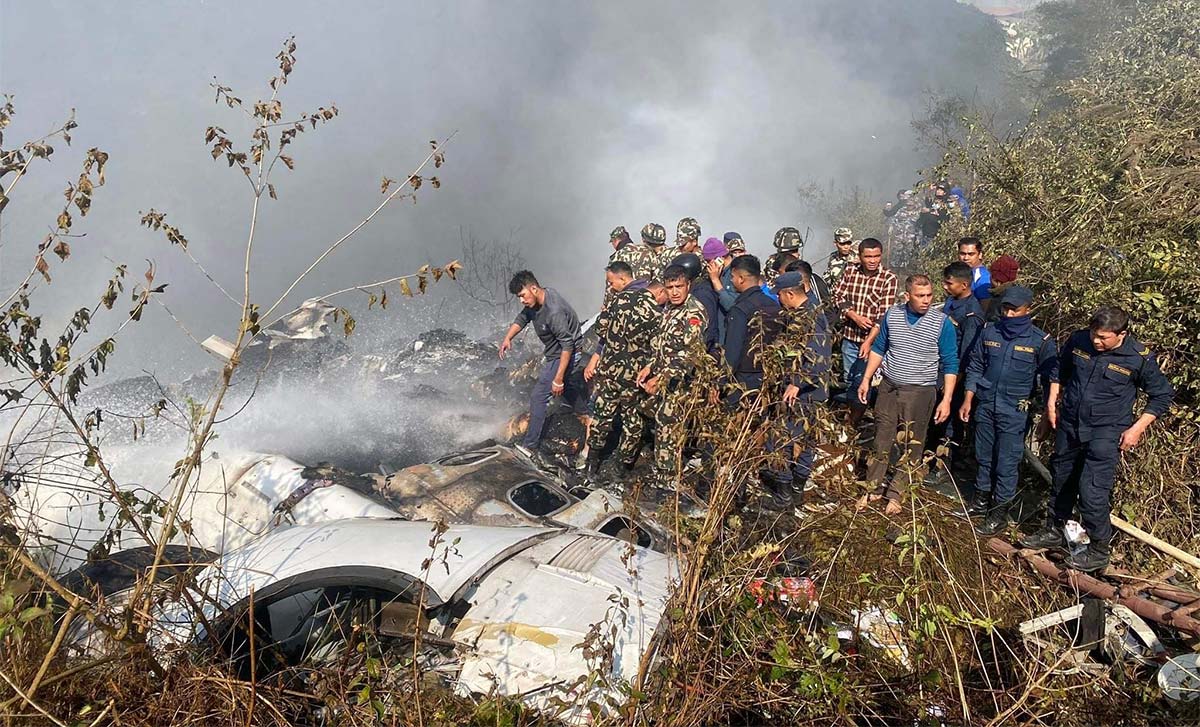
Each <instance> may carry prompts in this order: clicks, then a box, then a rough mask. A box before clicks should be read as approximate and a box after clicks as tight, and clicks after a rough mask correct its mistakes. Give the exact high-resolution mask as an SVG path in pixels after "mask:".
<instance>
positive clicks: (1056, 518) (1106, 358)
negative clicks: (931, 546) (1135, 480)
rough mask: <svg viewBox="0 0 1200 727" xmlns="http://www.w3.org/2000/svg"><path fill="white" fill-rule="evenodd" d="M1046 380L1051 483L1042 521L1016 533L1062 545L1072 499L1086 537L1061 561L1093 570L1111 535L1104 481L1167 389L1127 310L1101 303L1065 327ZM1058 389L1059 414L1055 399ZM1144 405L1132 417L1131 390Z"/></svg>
mask: <svg viewBox="0 0 1200 727" xmlns="http://www.w3.org/2000/svg"><path fill="white" fill-rule="evenodd" d="M1058 379H1059V382H1061V383H1058V382H1054V383H1051V386H1050V395H1049V397H1048V398H1047V408H1046V416H1047V418H1048V419H1049V421H1050V425H1051V426H1054V427H1055V428H1056V429H1057V434H1056V436H1055V445H1054V446H1055V451H1054V458H1053V460H1052V461H1051V465H1052V469H1053V472H1054V483H1053V485H1052V486H1051V488H1050V508H1049V513H1048V517H1047V522H1046V525H1045V527H1043V528H1042V529H1041V530H1038V531H1037V532H1035V533H1033V534H1031V535H1029V536H1028V537H1026V538H1023V539H1022V540H1021V545H1023V546H1025V547H1027V548H1050V547H1063V546H1065V545H1066V543H1065V540H1064V535H1063V525H1064V524H1065V523H1066V521H1067V519H1068V518H1070V517H1071V513H1072V510H1073V509H1074V508H1075V505H1076V503H1077V502H1078V505H1079V514H1080V519H1081V520H1082V521H1083V527H1084V528H1085V529H1086V530H1087V534H1088V539H1089V540H1090V541H1091V542H1090V543H1089V544H1088V546H1087V548H1086V549H1084V550H1083V551H1082V552H1080V553H1078V554H1074V555H1071V556H1070V557H1068V558H1067V560H1066V565H1067V567H1069V568H1074V569H1075V570H1080V571H1084V572H1091V571H1098V570H1101V569H1102V568H1104V567H1105V566H1107V565H1108V559H1109V541H1110V540H1111V539H1112V523H1111V522H1110V520H1109V516H1110V513H1111V512H1112V500H1111V498H1112V486H1113V479H1114V478H1115V475H1116V468H1117V461H1118V460H1119V459H1120V457H1121V453H1122V452H1125V451H1128V450H1130V449H1133V448H1134V447H1135V446H1137V444H1138V442H1139V441H1141V438H1142V435H1143V434H1144V433H1145V431H1146V429H1147V428H1148V427H1149V426H1150V424H1151V423H1153V422H1154V420H1155V419H1157V418H1158V417H1160V416H1162V415H1163V414H1166V413H1167V409H1168V408H1169V407H1170V406H1171V401H1172V399H1173V398H1174V397H1175V391H1174V389H1173V388H1172V387H1171V384H1170V382H1169V381H1167V378H1166V377H1165V376H1163V373H1162V371H1161V370H1160V369H1159V367H1158V362H1157V361H1156V360H1155V358H1154V355H1153V354H1151V353H1150V350H1149V349H1147V348H1146V347H1145V346H1144V345H1142V344H1141V343H1140V342H1138V341H1136V340H1134V338H1133V337H1132V336H1130V335H1129V314H1127V313H1126V312H1125V311H1123V310H1121V309H1120V308H1116V307H1113V306H1104V307H1102V308H1100V309H1099V310H1097V311H1096V313H1095V315H1093V316H1092V320H1091V322H1090V324H1089V326H1088V329H1087V330H1083V331H1076V332H1075V333H1073V334H1071V337H1070V338H1069V339H1068V340H1067V343H1066V345H1065V346H1064V347H1063V351H1062V356H1061V357H1060V360H1059V377H1058ZM1060 388H1061V389H1062V390H1063V392H1062V393H1063V396H1062V408H1061V413H1060V411H1059V409H1058V406H1057V397H1058V393H1059V390H1060ZM1139 391H1142V392H1144V393H1145V394H1146V397H1147V402H1146V408H1145V409H1144V410H1143V411H1142V414H1141V416H1140V417H1138V419H1137V421H1134V419H1133V405H1134V402H1135V401H1136V399H1137V395H1138V392H1139Z"/></svg>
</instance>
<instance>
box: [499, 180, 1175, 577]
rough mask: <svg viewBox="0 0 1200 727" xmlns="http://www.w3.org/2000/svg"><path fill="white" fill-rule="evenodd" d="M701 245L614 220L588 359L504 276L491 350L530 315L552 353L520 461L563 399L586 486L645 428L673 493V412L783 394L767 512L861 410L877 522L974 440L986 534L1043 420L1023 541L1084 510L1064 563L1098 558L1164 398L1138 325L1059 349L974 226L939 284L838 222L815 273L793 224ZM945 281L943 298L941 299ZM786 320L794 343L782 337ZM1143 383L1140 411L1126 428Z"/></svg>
mask: <svg viewBox="0 0 1200 727" xmlns="http://www.w3.org/2000/svg"><path fill="white" fill-rule="evenodd" d="M947 193H949V192H948V191H947ZM700 237H701V230H700V225H699V223H698V222H697V221H696V220H695V219H694V218H691V217H687V218H684V219H682V220H680V221H679V224H678V225H677V227H676V236H675V244H674V245H668V244H667V241H666V238H667V235H666V230H665V229H664V228H663V226H662V225H659V224H656V223H651V224H648V225H646V226H645V227H643V228H642V230H641V235H640V238H641V239H640V240H639V241H634V240H632V239H631V238H630V235H629V234H628V232H627V231H626V229H625V228H624V227H617V228H616V229H614V230H613V231H612V234H611V236H610V242H611V245H612V247H613V252H612V254H611V256H610V258H609V262H608V265H607V267H606V269H605V277H606V284H607V286H606V293H605V297H604V303H603V305H602V309H601V312H600V315H599V317H598V319H597V322H596V333H597V336H598V341H599V343H598V345H597V346H596V349H595V351H594V352H592V353H590V355H586V354H585V351H584V342H583V341H584V337H583V332H582V329H581V325H580V321H579V317H578V316H577V315H576V313H575V311H574V309H573V308H572V307H571V306H570V304H569V303H568V302H567V301H566V299H565V298H564V297H563V296H562V295H561V294H560V293H559V292H558V291H556V290H554V289H553V288H548V287H545V286H543V285H541V283H539V281H538V279H537V278H536V277H535V275H534V274H533V273H531V272H530V271H527V270H523V271H520V272H518V273H516V274H515V275H514V276H513V278H512V280H511V282H510V285H509V290H510V291H511V292H512V293H513V295H515V296H517V297H518V298H519V300H520V301H521V303H522V305H523V308H522V310H521V312H520V313H519V314H518V315H517V318H516V320H515V321H514V322H513V323H512V325H511V326H509V329H508V331H507V333H506V335H505V336H504V339H503V341H502V342H501V344H500V355H501V357H503V356H504V355H505V354H506V352H507V351H508V350H509V349H510V348H511V346H512V341H513V339H514V337H515V336H516V335H517V334H518V333H520V332H521V331H522V330H523V329H524V328H525V327H526V326H528V325H529V324H532V325H533V327H534V330H535V332H536V333H537V336H538V337H539V338H540V339H541V341H542V343H543V344H544V346H545V361H544V363H543V365H542V367H541V370H540V374H539V376H538V378H537V381H536V383H535V385H534V387H533V392H532V395H531V400H530V418H529V426H528V429H527V430H526V433H525V435H524V439H523V441H522V442H521V445H520V446H521V448H522V449H523V451H524V452H525V453H526V454H527V455H529V456H531V457H533V458H535V459H536V458H538V457H539V456H540V455H539V454H538V451H539V445H540V443H541V438H542V433H543V429H544V425H545V421H546V412H547V409H548V407H549V405H550V404H551V402H552V401H553V399H554V398H556V397H561V398H562V399H563V401H564V402H565V403H567V404H568V405H569V406H571V407H572V408H573V410H574V411H575V412H576V413H577V414H579V415H580V416H581V417H583V418H584V419H585V420H586V421H588V422H589V425H588V434H587V443H586V445H585V446H584V447H583V449H582V451H581V452H580V454H579V459H578V461H577V463H576V466H578V467H579V468H580V469H582V470H585V471H586V474H587V476H588V477H590V478H593V479H594V481H596V482H597V483H599V484H602V485H603V484H606V483H608V484H611V483H612V482H614V481H615V482H619V481H620V479H621V476H622V475H624V474H627V473H628V472H629V471H630V470H631V469H632V468H633V466H634V463H635V461H636V458H637V457H638V455H639V449H640V448H641V444H642V440H643V435H644V433H645V430H646V427H647V426H648V425H649V426H653V427H654V458H653V459H654V473H655V474H654V485H655V486H657V487H660V488H665V489H673V488H676V487H678V486H679V481H678V477H679V472H680V461H681V459H680V458H681V454H682V453H683V452H684V451H685V448H686V447H687V446H688V442H689V434H690V433H689V431H687V426H686V425H687V423H688V421H690V420H689V419H688V418H687V417H685V416H684V413H685V409H686V407H687V406H688V405H689V403H692V404H694V403H695V402H696V401H697V400H698V399H697V395H698V394H699V396H700V398H699V400H700V401H702V402H704V403H706V404H707V405H709V406H724V407H726V408H727V410H730V411H735V410H737V409H738V407H740V406H745V405H746V403H747V402H752V401H756V400H758V399H760V398H761V397H770V398H771V399H772V400H773V401H777V402H778V404H779V405H778V406H772V407H770V408H768V409H762V408H759V409H758V410H757V411H758V412H759V416H762V417H772V418H773V419H774V421H773V422H772V423H773V424H777V425H779V426H776V427H774V428H773V430H772V431H773V432H782V434H772V435H771V436H768V437H767V441H766V442H765V444H764V450H765V451H768V452H771V453H773V454H774V455H775V456H774V457H772V458H765V459H764V460H763V461H770V462H772V463H773V464H770V465H764V466H763V468H762V471H761V472H760V476H761V479H762V485H763V487H764V488H765V490H766V492H767V493H768V496H767V497H765V498H764V505H765V506H766V507H771V508H775V509H786V508H796V509H797V511H798V508H799V507H800V505H801V503H802V500H803V493H804V489H805V486H806V483H807V481H808V480H809V479H810V477H811V475H812V472H813V462H814V453H815V444H816V442H815V441H814V433H815V432H817V431H818V429H819V427H817V426H815V424H816V422H817V421H818V419H820V418H822V417H824V418H826V420H829V419H836V418H839V417H842V416H844V417H845V421H846V422H847V423H848V424H850V425H852V426H857V425H858V424H859V423H860V421H862V420H863V418H864V416H865V414H866V413H867V412H868V411H870V410H871V409H872V408H873V411H874V423H875V435H874V441H873V443H872V445H871V447H870V451H869V452H868V454H867V457H866V463H865V464H866V470H865V476H864V477H863V480H864V481H865V485H866V493H865V494H863V495H862V497H861V498H860V500H859V501H858V503H857V506H858V507H860V508H861V507H869V506H871V505H872V503H876V502H878V503H880V504H882V505H883V506H884V509H885V513H886V514H889V515H894V514H897V513H899V512H901V511H902V502H903V498H904V496H905V493H907V492H909V491H910V490H911V488H912V487H915V486H918V485H919V484H920V480H921V479H923V478H924V468H923V466H922V465H923V463H924V462H925V461H927V459H928V457H927V455H926V454H925V451H926V449H927V448H930V447H929V443H930V442H931V441H932V442H935V443H937V442H944V443H946V444H947V445H949V446H948V451H949V452H951V453H952V454H951V455H950V456H951V457H954V458H959V459H960V460H963V461H969V459H970V458H969V457H968V456H967V455H968V450H973V455H974V460H975V461H976V463H977V469H976V473H975V477H974V483H973V487H964V488H963V489H964V493H963V494H964V507H963V513H964V514H965V515H966V516H968V517H969V518H971V519H972V523H973V527H974V528H975V530H976V531H977V532H978V533H980V534H981V535H991V534H995V533H997V532H1000V531H1001V530H1003V529H1005V528H1007V526H1008V525H1009V522H1010V515H1011V512H1010V510H1011V508H1012V506H1013V502H1014V498H1015V497H1016V494H1017V475H1018V465H1019V463H1020V462H1021V459H1022V456H1023V454H1024V451H1025V439H1026V435H1027V433H1028V431H1029V428H1030V426H1031V422H1032V418H1033V414H1034V413H1035V412H1036V411H1042V412H1044V415H1043V421H1044V424H1045V425H1046V426H1048V427H1050V428H1052V429H1053V430H1054V432H1055V437H1054V438H1055V451H1054V455H1053V457H1052V460H1051V469H1052V471H1053V483H1052V486H1051V493H1050V502H1049V505H1048V507H1047V514H1046V522H1045V524H1044V526H1043V527H1041V528H1040V529H1038V530H1037V531H1036V532H1033V533H1032V534H1029V535H1027V536H1025V537H1024V538H1023V539H1022V541H1021V542H1022V544H1023V545H1025V546H1026V547H1031V548H1051V547H1065V546H1066V541H1065V537H1064V525H1065V523H1066V521H1067V520H1068V519H1069V518H1073V517H1074V513H1075V510H1076V509H1078V512H1079V520H1080V521H1081V522H1082V525H1083V527H1084V528H1085V529H1086V531H1087V534H1088V536H1089V539H1090V543H1089V544H1088V546H1087V547H1086V549H1084V550H1082V551H1079V552H1076V553H1074V554H1072V555H1069V557H1068V558H1067V565H1068V566H1069V567H1071V568H1075V569H1078V570H1083V571H1095V570H1098V569H1100V568H1103V567H1104V566H1105V565H1107V563H1108V559H1109V541H1110V539H1111V537H1112V528H1111V526H1110V523H1109V515H1110V511H1111V492H1112V486H1113V481H1114V478H1115V469H1116V465H1117V463H1118V460H1119V458H1120V455H1121V452H1123V451H1125V450H1128V449H1130V448H1132V447H1134V446H1136V445H1137V444H1138V442H1139V441H1140V439H1141V437H1142V435H1143V433H1144V432H1145V430H1146V428H1147V427H1149V426H1150V424H1151V423H1152V422H1153V421H1154V420H1155V419H1156V418H1157V417H1159V416H1162V415H1163V414H1164V413H1165V412H1166V411H1167V409H1168V407H1169V406H1170V403H1171V401H1172V398H1173V396H1174V392H1173V390H1172V387H1171V385H1170V383H1169V382H1168V381H1167V379H1166V378H1165V377H1164V376H1163V374H1162V372H1161V371H1160V369H1159V367H1158V364H1157V362H1156V360H1155V357H1154V356H1153V354H1151V353H1150V351H1149V350H1148V349H1147V348H1146V347H1145V346H1144V345H1143V344H1142V343H1140V342H1139V341H1137V340H1136V339H1134V338H1133V336H1132V335H1130V331H1129V326H1130V321H1129V316H1128V315H1127V314H1126V313H1125V312H1124V311H1123V310H1121V309H1120V308H1118V307H1115V306H1103V307H1101V308H1099V309H1098V310H1097V311H1096V312H1095V314H1094V315H1093V316H1092V318H1091V321H1090V322H1089V325H1088V327H1087V328H1085V329H1082V330H1079V331H1076V332H1075V333H1073V334H1071V335H1070V336H1069V337H1068V338H1067V339H1066V340H1065V341H1064V342H1062V345H1061V346H1060V345H1059V342H1058V341H1056V340H1055V339H1054V338H1053V337H1052V336H1051V335H1050V334H1048V333H1046V332H1044V331H1043V330H1041V329H1039V328H1038V327H1037V326H1035V325H1034V323H1033V315H1032V314H1033V310H1034V309H1035V307H1036V306H1035V295H1034V292H1033V291H1032V290H1030V289H1029V288H1028V287H1025V286H1023V285H1021V284H1020V283H1019V281H1018V280H1017V276H1018V274H1019V265H1018V263H1017V261H1016V260H1015V259H1013V258H1012V257H1011V256H1008V255H1001V256H999V257H997V258H996V259H995V260H993V261H992V263H991V265H990V266H988V265H987V264H986V263H985V257H986V251H985V246H984V243H983V241H981V240H979V239H978V238H974V237H964V238H962V239H961V240H959V242H958V256H957V257H958V259H957V260H953V261H950V262H949V263H948V264H947V265H946V266H945V267H944V268H943V269H942V270H941V276H940V279H935V278H933V277H931V276H930V275H928V274H924V273H913V274H910V275H907V276H906V278H905V279H904V280H903V282H901V280H900V278H899V277H898V276H897V274H896V273H895V272H893V271H892V270H889V269H888V268H887V266H886V265H885V264H884V260H883V253H884V250H883V244H882V243H881V242H880V241H879V240H877V239H875V238H871V237H868V238H865V239H862V240H860V241H858V242H857V243H856V242H855V241H854V239H853V233H852V231H851V230H849V229H847V228H839V229H837V230H836V231H835V233H834V250H833V252H832V254H831V255H830V256H829V257H828V262H827V264H826V267H825V270H824V274H823V275H822V274H818V273H817V272H816V271H814V270H813V267H812V265H811V264H810V263H809V262H807V261H805V260H804V259H803V245H804V240H803V238H802V236H801V235H800V233H799V232H798V230H797V229H796V228H794V227H784V228H782V229H780V230H779V231H778V232H777V233H776V235H775V238H774V247H775V251H774V253H772V254H771V255H770V256H769V257H767V258H766V260H765V261H763V262H760V260H759V258H758V257H757V256H755V255H752V254H750V253H748V252H747V250H746V244H745V242H744V241H743V240H742V238H741V236H740V235H739V234H738V233H736V232H727V233H725V235H724V236H723V237H722V238H716V237H710V238H708V239H707V240H706V241H705V242H704V243H703V244H701V242H700ZM938 283H940V284H941V286H940V287H941V292H942V293H943V294H944V299H942V300H940V301H936V302H935V298H941V297H942V296H940V295H937V294H936V292H935V289H936V288H937V287H938V285H937V284H938ZM795 330H800V331H802V334H801V335H800V336H799V337H790V338H789V337H784V336H782V333H781V332H783V331H795ZM780 346H783V347H785V348H787V349H788V350H787V351H785V352H784V353H785V355H784V356H782V357H777V359H775V360H778V359H782V360H786V361H787V362H788V369H787V371H786V372H785V374H784V375H783V376H782V377H767V378H764V362H765V360H766V358H767V357H766V352H768V351H773V350H778V348H779V347H780ZM772 347H774V348H772ZM705 357H707V358H705ZM838 358H840V366H835V363H836V359H838ZM710 363H711V364H712V366H709V365H708V364H710ZM701 364H704V365H701ZM713 366H715V367H716V370H718V371H719V372H720V376H719V377H717V378H716V379H713V378H711V377H710V378H707V379H705V380H703V381H701V380H700V378H699V370H700V369H701V368H705V369H712V367H713ZM699 388H704V389H705V391H704V392H698V391H697V389H699ZM768 388H774V389H777V390H767V389H768ZM1139 393H1143V394H1145V396H1146V403H1145V406H1144V408H1143V409H1142V412H1141V414H1140V415H1139V416H1138V417H1137V418H1136V419H1135V418H1134V416H1133V414H1134V407H1135V404H1136V402H1137V398H1138V395H1139ZM839 402H840V404H839ZM835 407H836V408H835ZM766 412H769V413H766ZM843 412H844V414H843ZM614 436H615V437H617V444H616V446H615V447H612V446H610V444H611V443H610V441H609V440H610V437H614ZM896 448H898V449H899V454H898V456H896V457H894V456H893V450H894V449H896ZM700 454H701V455H703V452H702V451H701V452H700ZM746 456H756V454H755V453H750V452H748V453H746ZM780 461H782V464H779V462H780ZM889 471H890V472H891V473H892V475H891V477H890V478H889V477H888V473H889ZM943 471H945V470H943Z"/></svg>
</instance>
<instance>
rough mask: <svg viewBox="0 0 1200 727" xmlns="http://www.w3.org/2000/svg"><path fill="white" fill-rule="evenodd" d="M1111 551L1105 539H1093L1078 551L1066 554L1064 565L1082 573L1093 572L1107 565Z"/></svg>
mask: <svg viewBox="0 0 1200 727" xmlns="http://www.w3.org/2000/svg"><path fill="white" fill-rule="evenodd" d="M1110 554H1111V551H1110V550H1109V547H1108V541H1107V540H1093V541H1092V542H1090V543H1088V544H1087V547H1085V548H1084V549H1083V550H1082V551H1080V552H1079V553H1076V554H1073V555H1069V556H1067V559H1066V560H1065V561H1064V562H1063V564H1064V565H1065V566H1067V567H1068V568H1071V569H1073V570H1077V571H1083V572H1084V573H1094V572H1096V571H1098V570H1104V569H1105V568H1106V567H1107V566H1108V558H1109V555H1110Z"/></svg>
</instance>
